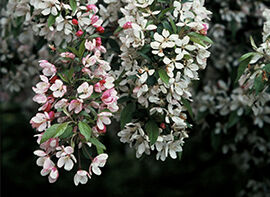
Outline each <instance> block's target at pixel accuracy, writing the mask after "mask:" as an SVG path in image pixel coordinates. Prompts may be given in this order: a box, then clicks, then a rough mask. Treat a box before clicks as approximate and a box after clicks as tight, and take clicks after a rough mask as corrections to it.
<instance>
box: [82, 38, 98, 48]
mask: <svg viewBox="0 0 270 197" xmlns="http://www.w3.org/2000/svg"><path fill="white" fill-rule="evenodd" d="M84 46H85V48H86V49H87V50H89V51H93V50H94V49H95V48H96V40H95V39H93V42H91V41H90V40H89V41H88V40H86V41H85V43H84Z"/></svg>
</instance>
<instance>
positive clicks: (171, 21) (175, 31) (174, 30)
mask: <svg viewBox="0 0 270 197" xmlns="http://www.w3.org/2000/svg"><path fill="white" fill-rule="evenodd" d="M169 20H170V23H171V26H172V29H173V33H175V34H176V33H177V27H176V25H175V23H174V21H173V19H172V18H169Z"/></svg>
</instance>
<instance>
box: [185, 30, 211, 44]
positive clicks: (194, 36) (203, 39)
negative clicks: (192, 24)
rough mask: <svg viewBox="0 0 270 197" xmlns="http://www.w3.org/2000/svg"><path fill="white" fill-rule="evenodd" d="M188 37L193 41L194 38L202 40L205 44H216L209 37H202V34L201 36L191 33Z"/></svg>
mask: <svg viewBox="0 0 270 197" xmlns="http://www.w3.org/2000/svg"><path fill="white" fill-rule="evenodd" d="M188 35H189V37H190V40H192V38H196V39H195V40H200V41H201V42H202V43H203V42H206V43H209V44H213V43H214V42H213V41H212V40H211V39H210V38H209V37H207V36H204V35H201V34H199V33H197V32H190V33H189V34H188ZM198 42H199V41H198ZM201 42H199V43H198V44H200V43H201Z"/></svg>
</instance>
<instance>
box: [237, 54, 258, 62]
mask: <svg viewBox="0 0 270 197" xmlns="http://www.w3.org/2000/svg"><path fill="white" fill-rule="evenodd" d="M254 55H256V53H255V52H250V53H246V54H244V55H242V56H241V57H240V58H239V60H238V61H239V62H242V61H244V60H245V59H247V58H249V57H253V56H254Z"/></svg>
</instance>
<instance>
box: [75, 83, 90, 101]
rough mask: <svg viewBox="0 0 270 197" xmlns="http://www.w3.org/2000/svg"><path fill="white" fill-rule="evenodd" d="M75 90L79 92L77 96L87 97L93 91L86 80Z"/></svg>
mask: <svg viewBox="0 0 270 197" xmlns="http://www.w3.org/2000/svg"><path fill="white" fill-rule="evenodd" d="M77 92H78V94H80V95H79V98H81V99H87V98H89V97H90V96H91V95H92V93H93V86H92V85H89V84H88V83H87V82H84V83H82V84H81V85H80V86H79V87H78V88H77Z"/></svg>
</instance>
